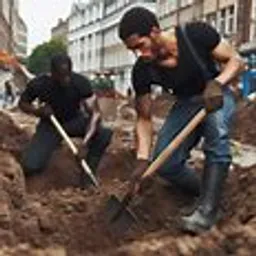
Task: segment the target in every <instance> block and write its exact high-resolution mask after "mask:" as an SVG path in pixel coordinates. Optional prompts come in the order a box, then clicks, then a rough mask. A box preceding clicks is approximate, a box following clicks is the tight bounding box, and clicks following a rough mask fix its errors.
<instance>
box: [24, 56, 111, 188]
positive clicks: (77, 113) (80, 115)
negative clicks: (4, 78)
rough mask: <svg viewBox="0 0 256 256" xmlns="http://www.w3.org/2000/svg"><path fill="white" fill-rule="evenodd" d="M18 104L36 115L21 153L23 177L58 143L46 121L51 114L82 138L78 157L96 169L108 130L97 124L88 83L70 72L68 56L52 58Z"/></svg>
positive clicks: (97, 113)
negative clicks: (33, 129) (48, 68)
mask: <svg viewBox="0 0 256 256" xmlns="http://www.w3.org/2000/svg"><path fill="white" fill-rule="evenodd" d="M36 99H38V100H39V102H40V103H41V104H42V103H43V105H40V106H39V107H35V106H34V105H33V104H32V103H33V101H34V100H36ZM19 107H20V108H21V110H23V111H24V112H25V113H27V114H32V115H34V116H36V117H38V118H40V121H39V123H38V125H37V127H36V132H35V134H34V136H33V138H32V140H31V142H30V144H29V145H28V147H27V148H26V150H25V151H24V153H23V156H22V166H23V169H24V172H25V174H26V175H27V176H29V175H34V174H37V173H39V172H41V171H43V169H44V168H45V167H46V166H47V164H48V162H49V159H50V157H51V155H52V153H53V151H54V150H55V149H56V148H57V147H58V146H59V145H60V142H61V140H62V137H61V136H60V134H59V133H58V131H57V130H56V129H55V127H54V126H53V124H52V123H51V121H50V118H49V117H50V115H52V114H54V115H55V117H56V118H57V120H58V121H59V122H60V124H61V125H62V126H63V128H64V130H65V131H66V132H67V134H68V135H70V136H71V137H82V138H83V143H82V146H81V147H80V148H79V150H78V160H81V159H85V160H86V162H87V164H88V165H89V167H90V168H91V169H92V171H93V172H94V173H95V172H96V169H97V166H98V164H99V161H100V159H101V157H102V155H103V153H104V151H105V149H106V147H107V146H108V144H109V142H110V139H111V136H112V131H110V130H109V129H107V128H103V127H102V126H101V123H100V121H101V115H100V111H99V106H98V103H97V99H96V96H95V95H94V94H93V92H92V88H91V85H90V82H89V80H88V79H86V78H85V77H83V76H81V75H79V74H76V73H74V72H72V62H71V59H70V58H69V57H68V56H66V55H64V54H60V55H56V56H54V57H53V58H52V60H51V73H50V74H44V75H41V76H38V77H36V78H35V79H33V80H32V81H30V82H29V84H28V85H27V87H26V89H25V91H24V92H23V93H22V95H21V97H20V101H19ZM86 151H87V153H86ZM82 173H83V172H82ZM81 182H82V184H81V185H82V186H84V185H85V184H86V183H87V184H88V179H87V181H86V179H85V176H84V174H82V177H81Z"/></svg>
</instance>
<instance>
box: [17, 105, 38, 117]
mask: <svg viewBox="0 0 256 256" xmlns="http://www.w3.org/2000/svg"><path fill="white" fill-rule="evenodd" d="M19 108H20V109H21V110H22V111H23V112H25V113H26V114H28V115H33V116H36V117H38V108H36V107H35V106H33V104H31V103H28V102H23V101H20V102H19Z"/></svg>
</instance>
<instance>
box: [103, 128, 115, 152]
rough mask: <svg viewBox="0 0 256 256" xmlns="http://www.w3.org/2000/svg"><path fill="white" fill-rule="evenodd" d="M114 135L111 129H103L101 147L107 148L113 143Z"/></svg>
mask: <svg viewBox="0 0 256 256" xmlns="http://www.w3.org/2000/svg"><path fill="white" fill-rule="evenodd" d="M112 135H113V131H112V130H111V129H109V128H105V127H104V128H101V132H100V141H101V145H102V147H104V148H105V147H107V146H108V145H109V143H110V141H111V138H112Z"/></svg>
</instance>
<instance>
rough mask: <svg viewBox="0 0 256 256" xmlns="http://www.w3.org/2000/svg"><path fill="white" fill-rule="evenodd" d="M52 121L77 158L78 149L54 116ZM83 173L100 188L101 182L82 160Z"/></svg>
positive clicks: (51, 118)
mask: <svg viewBox="0 0 256 256" xmlns="http://www.w3.org/2000/svg"><path fill="white" fill-rule="evenodd" d="M50 120H51V122H52V124H53V125H54V126H55V128H56V129H57V131H58V132H59V134H60V135H61V136H62V138H63V139H64V140H65V141H66V143H67V145H68V146H69V148H70V149H71V151H72V153H73V154H74V155H75V156H76V155H77V154H78V149H77V148H76V146H75V144H74V142H73V141H72V140H71V139H70V138H69V136H68V135H67V133H66V132H65V130H64V129H63V128H62V126H61V125H60V123H59V122H58V120H57V119H56V117H55V116H54V115H51V116H50ZM79 164H80V166H81V168H82V169H83V171H84V172H85V173H86V174H87V175H88V176H89V177H90V179H91V181H92V183H93V184H94V186H95V187H98V186H99V182H98V181H97V179H96V177H95V175H94V174H93V172H92V170H91V169H90V167H89V166H88V164H87V163H86V162H85V160H84V159H83V160H81V162H80V163H79Z"/></svg>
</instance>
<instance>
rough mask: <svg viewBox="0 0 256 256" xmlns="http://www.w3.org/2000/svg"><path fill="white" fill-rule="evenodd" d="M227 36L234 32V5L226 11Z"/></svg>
mask: <svg viewBox="0 0 256 256" xmlns="http://www.w3.org/2000/svg"><path fill="white" fill-rule="evenodd" d="M226 32H227V33H228V34H232V33H233V32H234V5H232V6H230V7H229V8H228V9H227V31H226Z"/></svg>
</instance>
